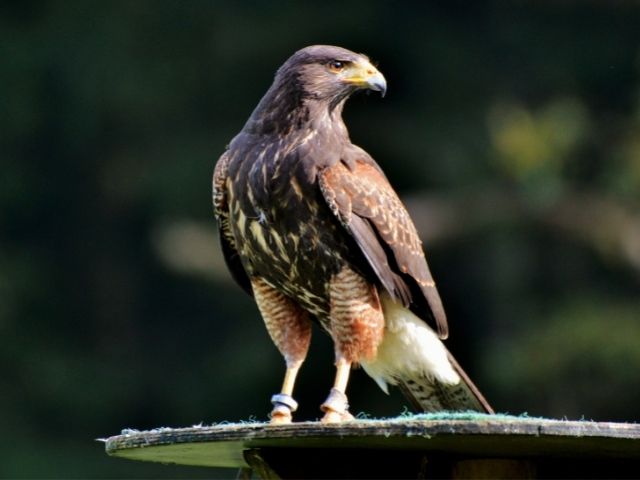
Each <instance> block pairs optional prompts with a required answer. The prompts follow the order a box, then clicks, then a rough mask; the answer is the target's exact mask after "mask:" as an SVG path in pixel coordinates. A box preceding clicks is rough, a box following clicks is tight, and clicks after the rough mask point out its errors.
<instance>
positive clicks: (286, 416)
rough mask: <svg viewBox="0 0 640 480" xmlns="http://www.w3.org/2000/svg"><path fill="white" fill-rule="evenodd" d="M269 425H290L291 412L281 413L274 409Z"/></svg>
mask: <svg viewBox="0 0 640 480" xmlns="http://www.w3.org/2000/svg"><path fill="white" fill-rule="evenodd" d="M269 423H270V424H271V425H286V424H288V423H291V412H283V411H280V410H277V409H274V411H273V412H271V420H270V421H269Z"/></svg>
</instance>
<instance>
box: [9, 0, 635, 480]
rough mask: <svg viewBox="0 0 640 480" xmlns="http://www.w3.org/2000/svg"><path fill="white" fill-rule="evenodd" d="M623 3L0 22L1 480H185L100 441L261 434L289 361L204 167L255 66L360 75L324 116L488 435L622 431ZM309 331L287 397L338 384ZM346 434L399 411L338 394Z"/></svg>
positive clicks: (127, 10)
mask: <svg viewBox="0 0 640 480" xmlns="http://www.w3.org/2000/svg"><path fill="white" fill-rule="evenodd" d="M636 5H637V4H636V3H635V2H625V1H616V2H570V1H569V2H550V1H549V2H537V1H536V2H534V1H528V2H527V1H519V2H509V1H503V2H498V1H495V2H473V3H471V2H450V1H441V2H423V3H417V2H416V3H400V2H391V1H357V2H343V1H340V2H334V1H324V2H322V3H320V2H318V3H303V2H293V1H290V2H273V3H272V2H261V1H251V2H235V1H189V2H184V1H177V0H176V1H162V2H152V1H143V0H136V1H112V2H93V1H67V0H64V1H62V0H60V1H46V0H30V1H21V2H18V1H16V2H2V4H1V6H0V92H2V93H1V94H0V112H1V115H0V155H1V160H2V163H1V165H2V169H1V173H0V341H1V345H2V347H1V349H0V425H2V431H3V434H2V436H0V452H2V454H1V457H2V461H1V462H0V476H2V477H23V478H28V477H48V478H80V477H82V478H87V477H96V478H97V477H101V478H105V477H109V478H125V477H126V478H165V477H170V478H191V477H205V476H208V477H216V476H218V477H224V476H232V475H234V474H235V472H233V471H231V470H203V469H196V468H187V467H184V468H178V467H167V466H161V465H153V464H142V463H136V462H129V461H125V460H118V459H111V458H108V457H107V456H106V455H105V454H104V453H103V445H102V444H101V443H98V442H94V439H95V438H98V437H106V436H109V435H113V434H117V433H119V432H120V430H121V428H125V427H129V428H138V429H147V428H153V427H159V426H190V425H193V424H199V423H203V424H209V423H212V422H219V421H223V420H228V421H235V420H247V419H250V418H255V419H265V418H266V415H267V413H268V411H269V409H270V404H269V397H270V395H271V394H272V393H274V392H276V391H277V389H278V388H279V386H280V382H281V379H282V373H283V362H282V360H281V358H280V355H279V354H278V353H277V351H276V349H275V347H274V346H273V345H272V343H271V341H270V340H269V338H268V336H267V333H266V331H265V329H264V327H263V325H262V322H261V320H260V318H259V316H258V313H257V310H256V308H255V306H254V305H253V302H252V301H251V300H250V299H249V298H248V297H247V296H245V295H244V294H243V293H242V292H241V291H240V289H239V288H238V287H237V286H235V285H234V284H233V283H232V281H231V280H230V278H229V276H228V274H227V272H226V270H225V268H224V266H223V262H222V259H221V256H220V251H219V246H218V242H217V238H216V237H217V232H216V226H215V222H214V220H213V218H212V212H211V205H210V197H211V192H210V185H211V183H210V179H211V173H212V170H213V165H214V162H215V161H216V159H217V157H218V156H219V155H220V153H222V151H223V149H224V147H225V144H226V143H227V142H228V141H229V140H230V139H231V138H232V137H233V135H234V134H235V133H236V132H237V131H238V130H239V129H240V128H241V127H242V126H243V124H244V121H245V120H246V118H247V117H248V115H249V114H250V113H251V111H252V109H253V107H254V106H255V105H256V103H257V102H258V100H259V99H260V97H261V96H262V94H263V93H264V92H265V91H266V89H267V88H268V86H269V84H270V81H271V79H272V77H273V73H274V72H275V70H276V68H277V67H278V66H279V65H280V64H281V63H282V62H283V61H284V60H285V59H286V58H287V57H288V56H289V55H290V54H292V53H293V52H294V51H295V50H297V49H299V48H301V47H303V46H306V45H310V44H315V43H329V44H337V45H341V46H344V47H347V48H350V49H352V50H356V51H359V52H364V53H367V54H368V55H369V56H370V57H371V58H372V59H373V60H374V61H376V62H377V63H378V65H379V68H380V69H381V71H382V72H383V73H384V74H385V75H386V77H387V80H388V83H389V91H388V95H387V97H386V98H384V99H380V98H379V96H377V95H358V96H356V97H355V98H353V99H352V100H351V101H350V103H349V104H348V105H347V108H346V111H345V117H346V121H347V124H348V126H349V128H350V132H351V137H352V139H353V141H354V142H355V143H357V144H359V145H361V146H363V147H364V148H365V149H367V150H368V151H369V152H370V153H371V154H372V155H373V156H374V158H376V159H377V160H378V161H379V163H380V164H381V165H382V166H383V168H384V169H385V170H386V172H387V173H388V176H389V178H390V180H391V181H392V183H393V184H394V185H395V186H396V188H397V189H398V191H399V192H400V193H401V195H402V197H403V198H404V199H405V201H406V203H407V205H408V207H409V209H410V211H411V213H412V215H413V216H414V218H415V221H416V223H417V225H418V227H419V230H420V233H421V235H422V237H423V240H424V242H425V246H426V250H427V256H428V259H429V262H430V264H431V269H432V271H433V273H434V276H435V278H436V280H437V282H438V284H439V288H440V292H441V294H442V297H443V300H444V304H445V308H446V309H447V311H448V315H449V319H450V323H451V338H450V340H449V341H448V345H449V346H450V348H451V349H452V350H453V351H454V353H455V354H456V355H457V357H458V358H459V360H460V362H461V363H462V364H463V365H464V366H465V368H466V369H467V370H468V372H469V373H470V375H471V376H472V377H473V378H474V379H475V380H476V381H477V383H478V385H479V386H480V387H481V389H482V390H483V391H484V393H485V394H486V395H487V397H488V398H489V400H490V401H491V402H492V403H493V404H494V406H495V407H496V409H497V410H498V411H500V412H508V413H515V414H519V413H522V412H528V413H529V414H530V415H546V416H551V417H559V418H564V417H568V418H572V419H575V418H582V417H584V418H587V419H595V420H619V421H624V420H628V421H638V420H639V419H640V418H639V417H640V375H638V366H639V365H640V348H639V347H640V208H639V207H640V28H639V27H638V25H640V7H638V6H636ZM332 360H333V359H332V350H331V345H330V343H329V341H328V339H327V338H326V336H325V335H321V334H320V333H319V332H317V333H316V334H315V337H314V342H313V347H312V350H311V352H310V358H309V360H308V362H307V364H306V365H305V367H304V368H303V370H302V372H301V377H300V381H299V385H298V389H297V394H296V397H297V399H298V400H299V401H300V402H301V405H302V408H301V410H300V415H299V416H298V418H299V419H302V418H316V417H317V416H318V415H319V412H318V405H319V404H320V403H321V402H322V400H324V398H325V396H326V394H327V391H328V388H329V386H330V385H331V382H332V378H333V373H334V372H333V366H332ZM349 393H350V399H351V404H352V410H353V411H354V412H356V413H357V412H367V413H369V414H371V415H374V416H384V415H396V414H398V413H400V412H402V411H403V409H404V405H405V404H406V402H405V401H404V400H403V398H402V397H401V396H400V395H399V394H398V393H397V392H396V393H394V394H392V395H391V396H390V397H387V396H386V395H384V394H383V393H382V392H381V391H380V390H379V389H378V388H377V387H376V385H375V384H374V383H373V382H372V381H371V380H369V379H368V378H367V377H366V375H364V374H363V373H362V372H361V371H358V372H356V373H355V374H354V375H353V381H352V384H351V387H350V392H349Z"/></svg>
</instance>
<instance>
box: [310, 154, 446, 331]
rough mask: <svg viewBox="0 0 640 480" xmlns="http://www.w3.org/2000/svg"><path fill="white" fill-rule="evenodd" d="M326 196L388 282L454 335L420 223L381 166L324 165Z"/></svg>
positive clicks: (362, 162)
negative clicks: (417, 229) (407, 208)
mask: <svg viewBox="0 0 640 480" xmlns="http://www.w3.org/2000/svg"><path fill="white" fill-rule="evenodd" d="M319 184H320V189H321V191H322V194H323V196H324V198H325V201H326V202H327V204H328V205H329V207H330V208H331V211H332V212H333V213H334V215H336V217H338V219H339V220H340V221H341V223H342V224H343V225H344V227H345V228H346V229H347V231H348V232H349V233H350V234H351V235H352V236H353V238H354V239H355V240H356V243H357V244H358V246H359V247H360V249H361V251H362V253H363V254H364V256H365V257H366V259H367V261H368V262H369V265H370V266H371V268H372V269H373V271H374V272H375V274H376V276H377V277H378V279H379V280H380V283H381V284H382V286H383V287H384V288H385V289H386V290H387V291H388V292H389V294H390V295H391V296H392V297H394V298H395V299H398V300H400V301H401V302H402V303H403V304H404V305H405V306H407V307H410V308H412V310H415V311H416V314H418V316H420V317H421V318H423V319H425V320H433V321H434V324H435V327H436V328H437V331H438V335H439V336H440V338H446V337H447V335H448V327H447V319H446V316H445V313H444V309H443V307H442V301H441V300H440V295H439V294H438V290H437V289H436V287H435V283H434V281H433V277H432V276H431V272H430V270H429V266H428V265H427V261H426V259H425V256H424V252H423V250H422V242H421V241H420V237H419V236H418V232H417V231H416V228H415V225H414V224H413V221H412V220H411V218H410V217H409V213H408V212H407V210H406V208H405V207H404V205H403V204H402V202H401V200H400V198H399V197H398V195H397V194H396V192H395V191H394V190H393V188H392V187H391V185H390V184H389V181H388V180H387V179H386V177H385V176H384V174H383V173H382V171H381V170H380V168H379V167H378V166H377V164H375V162H374V161H373V160H372V159H370V158H367V157H364V156H363V157H362V158H361V159H359V160H356V161H355V162H353V161H352V162H349V166H348V167H347V166H346V165H345V164H344V163H342V162H338V163H336V164H334V165H332V166H330V167H327V168H325V169H324V170H322V172H321V173H320V176H319Z"/></svg>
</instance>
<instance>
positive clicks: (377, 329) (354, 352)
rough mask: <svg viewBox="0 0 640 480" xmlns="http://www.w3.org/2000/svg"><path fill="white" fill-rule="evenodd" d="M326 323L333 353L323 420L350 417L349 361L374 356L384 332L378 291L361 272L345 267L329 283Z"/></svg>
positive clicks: (340, 419) (323, 408) (324, 421)
mask: <svg viewBox="0 0 640 480" xmlns="http://www.w3.org/2000/svg"><path fill="white" fill-rule="evenodd" d="M329 299H330V312H329V318H330V325H329V331H330V333H331V337H332V338H333V343H334V347H335V352H336V380H335V383H334V384H333V388H332V389H331V392H330V393H329V397H328V398H327V399H326V400H325V402H324V403H323V404H322V406H321V407H320V408H321V409H322V410H323V411H324V412H325V415H324V417H323V418H322V422H323V423H333V422H342V421H345V420H351V419H353V416H352V415H351V414H350V413H349V403H348V401H347V395H346V391H347V383H348V381H349V372H350V370H351V365H352V364H357V363H358V362H359V361H360V360H362V359H365V360H366V359H372V358H374V357H375V356H376V353H377V350H378V345H380V342H381V341H382V335H383V332H384V315H383V313H382V307H381V305H380V298H379V297H378V291H377V290H376V288H375V286H374V285H371V284H369V283H368V282H367V281H366V279H365V278H364V277H362V275H360V274H358V273H356V272H355V271H354V270H352V269H351V268H349V267H348V266H345V267H344V268H343V269H342V270H340V272H338V273H337V274H335V275H333V276H332V277H331V281H330V282H329Z"/></svg>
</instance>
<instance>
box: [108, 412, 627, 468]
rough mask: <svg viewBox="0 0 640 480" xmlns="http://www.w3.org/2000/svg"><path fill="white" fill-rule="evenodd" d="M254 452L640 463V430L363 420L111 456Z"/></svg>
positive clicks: (145, 435) (193, 434) (170, 432)
mask: <svg viewBox="0 0 640 480" xmlns="http://www.w3.org/2000/svg"><path fill="white" fill-rule="evenodd" d="M252 448H321V449H327V448H360V449H362V448H366V449H380V450H411V449H414V450H415V449H419V450H424V451H434V452H436V451H437V452H444V453H449V454H457V455H467V456H476V457H478V456H480V457H482V456H501V457H505V458H516V457H522V456H529V457H531V456H544V455H559V456H563V455H570V456H588V455H593V454H596V453H597V454H598V455H601V456H605V457H618V458H638V459H640V425H638V424H632V423H612V422H589V421H566V420H542V419H529V418H519V417H515V418H509V419H501V418H498V417H496V418H495V419H492V417H491V416H487V417H486V418H483V419H480V420H446V419H444V420H419V419H418V420H416V419H412V418H411V417H409V418H406V419H405V418H399V419H391V420H356V421H353V422H346V423H342V424H335V425H324V424H321V423H319V422H300V423H292V424H290V425H269V424H265V423H235V424H220V425H213V426H195V427H188V428H160V429H154V430H148V431H140V432H138V431H133V430H125V431H124V432H123V433H122V434H120V435H115V436H112V437H109V438H108V439H106V445H105V449H106V452H107V454H109V455H112V456H116V457H123V458H129V459H133V460H143V461H155V462H162V463H175V464H183V465H201V466H218V467H246V466H247V464H246V462H245V459H244V457H243V452H244V451H245V450H247V449H252Z"/></svg>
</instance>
